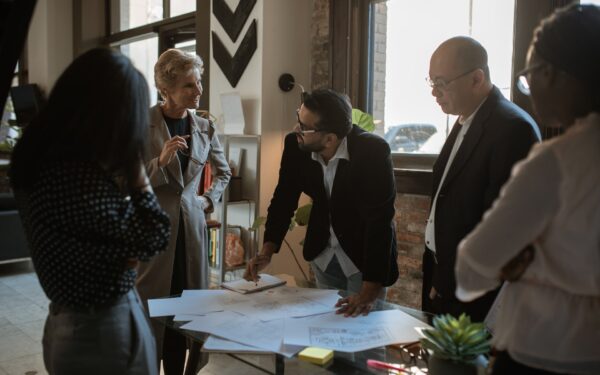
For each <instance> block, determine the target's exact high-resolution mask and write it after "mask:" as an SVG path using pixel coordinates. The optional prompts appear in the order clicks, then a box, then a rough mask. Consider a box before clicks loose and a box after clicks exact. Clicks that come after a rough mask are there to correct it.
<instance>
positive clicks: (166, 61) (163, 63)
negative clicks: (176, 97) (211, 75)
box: [154, 48, 204, 92]
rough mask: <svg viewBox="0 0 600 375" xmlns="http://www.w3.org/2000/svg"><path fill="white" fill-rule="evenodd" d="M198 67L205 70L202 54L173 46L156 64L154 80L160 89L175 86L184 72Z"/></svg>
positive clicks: (201, 70) (200, 70)
mask: <svg viewBox="0 0 600 375" xmlns="http://www.w3.org/2000/svg"><path fill="white" fill-rule="evenodd" d="M192 69H198V71H199V72H200V75H202V73H203V72H204V63H203V62H202V59H201V58H200V56H198V55H196V54H193V53H187V52H183V51H182V50H179V49H176V48H171V49H168V50H166V51H165V52H163V53H162V54H161V55H160V57H159V58H158V61H157V62H156V65H154V82H155V83H156V88H157V89H158V91H160V92H162V89H164V88H165V87H173V86H174V85H175V83H176V82H177V78H179V77H180V76H181V75H182V74H186V73H187V72H189V71H190V70H192Z"/></svg>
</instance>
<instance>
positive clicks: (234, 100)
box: [221, 92, 246, 134]
mask: <svg viewBox="0 0 600 375" xmlns="http://www.w3.org/2000/svg"><path fill="white" fill-rule="evenodd" d="M221 110H222V111H223V120H224V123H225V124H224V127H223V133H224V134H244V128H245V127H246V120H245V119H244V110H243V108H242V98H241V96H240V93H239V92H229V93H223V94H221Z"/></svg>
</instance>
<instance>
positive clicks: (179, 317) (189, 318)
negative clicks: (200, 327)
mask: <svg viewBox="0 0 600 375" xmlns="http://www.w3.org/2000/svg"><path fill="white" fill-rule="evenodd" d="M198 316H201V315H188V314H179V315H175V316H174V317H173V321H174V322H190V321H192V320H194V319H195V318H197V317H198Z"/></svg>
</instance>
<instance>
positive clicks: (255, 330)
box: [181, 311, 286, 353]
mask: <svg viewBox="0 0 600 375" xmlns="http://www.w3.org/2000/svg"><path fill="white" fill-rule="evenodd" d="M181 328H182V329H188V330H192V331H199V332H206V333H210V334H211V335H215V336H218V337H221V338H224V339H227V340H230V341H235V342H238V343H240V344H245V345H252V346H254V347H257V348H259V349H262V350H265V351H268V352H273V353H284V352H286V350H284V346H283V319H278V320H272V321H269V322H262V321H260V320H258V319H256V318H251V317H248V316H244V315H241V314H237V313H234V312H231V311H223V312H220V313H215V314H210V315H206V316H200V317H198V318H197V319H194V320H193V321H191V322H189V323H187V324H184V325H183V326H181Z"/></svg>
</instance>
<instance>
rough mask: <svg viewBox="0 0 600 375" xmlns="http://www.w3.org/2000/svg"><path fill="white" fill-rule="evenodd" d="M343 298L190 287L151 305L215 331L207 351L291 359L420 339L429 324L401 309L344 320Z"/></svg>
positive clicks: (156, 311) (154, 312)
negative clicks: (308, 351)
mask: <svg viewBox="0 0 600 375" xmlns="http://www.w3.org/2000/svg"><path fill="white" fill-rule="evenodd" d="M262 279H263V281H265V282H267V283H268V282H272V280H270V279H269V278H265V277H264V276H263V277H262ZM253 284H254V283H253ZM255 287H256V285H255ZM338 299H339V295H338V294H337V291H335V290H321V289H307V288H297V287H285V286H283V287H278V288H272V289H267V290H262V291H259V292H256V293H252V294H241V293H236V292H233V291H229V290H185V291H184V292H183V293H182V295H181V297H179V298H165V299H155V300H149V301H148V307H149V310H150V316H151V317H157V316H167V315H175V318H174V319H175V320H179V321H188V323H186V324H184V325H183V326H181V328H182V329H188V330H193V331H199V332H206V333H208V334H210V335H211V337H210V338H209V340H207V341H206V343H205V345H204V348H203V350H206V351H225V352H248V353H263V352H272V353H279V354H282V355H284V356H286V357H291V356H293V355H294V354H296V353H297V352H298V351H300V350H302V349H303V348H304V347H306V346H317V347H321V348H327V349H332V350H338V351H345V352H355V351H360V350H366V349H370V348H375V347H379V346H383V345H388V344H393V343H407V342H413V341H417V340H418V339H419V335H418V333H417V331H416V330H415V327H423V326H426V324H424V323H422V322H420V321H418V320H416V319H414V318H412V317H411V316H409V315H407V314H406V313H404V312H402V311H400V310H389V311H374V312H371V313H370V314H369V315H368V316H360V317H356V318H345V317H344V316H343V315H337V314H335V310H336V308H335V303H336V302H337V301H338Z"/></svg>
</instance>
